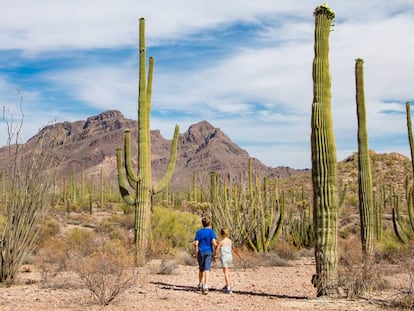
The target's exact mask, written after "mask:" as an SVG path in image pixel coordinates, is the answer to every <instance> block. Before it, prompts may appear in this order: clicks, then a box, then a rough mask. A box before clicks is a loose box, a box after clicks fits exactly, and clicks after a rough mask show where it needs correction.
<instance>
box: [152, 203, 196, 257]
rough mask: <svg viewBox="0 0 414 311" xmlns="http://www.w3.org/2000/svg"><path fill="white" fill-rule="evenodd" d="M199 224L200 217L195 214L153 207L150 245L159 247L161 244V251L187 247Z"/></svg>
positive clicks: (169, 251)
mask: <svg viewBox="0 0 414 311" xmlns="http://www.w3.org/2000/svg"><path fill="white" fill-rule="evenodd" d="M200 225H201V224H200V218H199V217H198V216H196V215H193V214H191V213H188V212H181V211H177V210H173V209H169V208H164V207H155V208H154V211H153V214H152V239H153V243H152V247H153V248H156V249H160V247H159V246H160V245H161V246H162V247H163V248H164V251H163V252H161V253H171V252H173V251H174V250H176V249H179V248H185V247H188V245H189V244H190V243H191V242H192V241H193V239H194V235H195V232H196V230H197V229H199V228H200Z"/></svg>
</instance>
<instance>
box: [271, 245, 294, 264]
mask: <svg viewBox="0 0 414 311" xmlns="http://www.w3.org/2000/svg"><path fill="white" fill-rule="evenodd" d="M275 252H276V254H277V255H278V257H279V258H281V259H285V260H295V259H298V251H297V249H296V247H294V246H293V245H292V244H290V243H287V242H278V243H276V245H275Z"/></svg>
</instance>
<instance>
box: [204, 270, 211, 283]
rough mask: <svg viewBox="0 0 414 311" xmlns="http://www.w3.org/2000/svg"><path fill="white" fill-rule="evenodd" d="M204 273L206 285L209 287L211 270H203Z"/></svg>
mask: <svg viewBox="0 0 414 311" xmlns="http://www.w3.org/2000/svg"><path fill="white" fill-rule="evenodd" d="M203 273H204V282H203V283H204V287H208V279H209V276H210V271H208V270H206V271H204V272H203Z"/></svg>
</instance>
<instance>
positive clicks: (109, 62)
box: [0, 0, 414, 168]
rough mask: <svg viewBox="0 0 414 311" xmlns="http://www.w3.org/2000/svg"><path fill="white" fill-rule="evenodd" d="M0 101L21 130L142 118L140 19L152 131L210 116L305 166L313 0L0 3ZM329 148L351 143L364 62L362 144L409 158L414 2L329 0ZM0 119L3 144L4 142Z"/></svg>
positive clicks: (252, 144)
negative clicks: (109, 116) (107, 114)
mask: <svg viewBox="0 0 414 311" xmlns="http://www.w3.org/2000/svg"><path fill="white" fill-rule="evenodd" d="M0 3H1V4H2V7H3V8H2V10H0V42H1V44H0V105H1V107H4V108H5V110H6V112H7V114H8V115H10V114H11V115H13V117H14V118H15V119H16V120H17V119H18V118H19V117H20V112H19V111H20V110H19V94H18V92H17V91H16V90H17V89H18V90H19V91H20V92H21V94H22V95H23V112H24V123H23V129H22V131H21V138H22V140H23V141H25V140H26V139H28V138H30V137H31V136H33V135H35V134H36V133H37V132H38V130H39V129H40V128H42V127H43V126H45V125H47V124H48V123H50V122H53V121H55V122H63V121H77V120H86V118H88V117H89V116H92V115H96V114H99V113H101V112H103V111H105V110H109V109H117V110H120V111H121V112H122V113H123V114H124V115H125V117H127V118H131V119H137V81H138V69H137V67H138V57H137V53H138V49H137V44H138V20H139V18H140V17H145V19H146V38H147V56H153V57H154V58H155V73H154V86H153V100H152V115H151V128H152V129H160V130H161V134H162V135H163V136H164V137H165V138H168V139H170V138H171V137H172V134H173V130H174V125H175V124H178V125H180V128H181V130H180V131H181V133H183V132H184V131H186V130H187V129H188V127H189V126H190V125H191V124H194V123H196V122H199V121H201V120H208V121H209V122H210V123H211V124H212V125H213V126H215V127H219V128H220V129H221V130H223V131H224V132H225V133H226V134H227V135H228V136H229V137H230V139H231V140H232V141H233V142H235V143H237V144H238V145H239V146H241V147H242V148H244V149H245V150H246V151H247V152H248V153H249V154H250V155H251V156H253V157H255V158H258V159H259V160H261V161H262V162H263V163H264V164H266V165H269V166H274V167H275V166H290V167H293V168H309V167H310V110H311V103H312V60H313V56H314V55H313V39H314V38H313V33H314V18H313V15H312V12H313V10H314V8H315V7H316V6H318V5H320V4H322V2H316V1H297V0H296V1H292V0H287V1H271V0H255V1H245V0H226V1H223V0H197V1H194V0H174V1H166V0H165V1H161V0H151V1H149V0H116V1H115V0H112V1H110V0H107V1H103V0H71V1H64V0H41V1H32V0H14V1H6V0H0ZM328 4H329V6H330V7H331V8H332V9H333V10H334V11H335V13H336V19H335V25H334V27H333V31H332V33H331V35H330V71H331V75H332V114H333V119H334V129H335V137H336V141H337V157H338V160H342V159H344V158H345V157H347V156H348V155H350V154H351V153H353V152H355V151H356V150H357V140H356V130H357V121H356V104H355V77H354V66H355V59H356V58H362V59H364V63H365V65H364V69H365V99H366V107H367V123H368V135H369V147H370V149H373V150H375V151H377V152H381V153H382V152H399V153H402V154H405V155H409V145H408V139H407V129H406V119H405V102H406V101H411V102H412V103H414V75H413V72H414V56H413V55H414V54H413V51H414V36H413V33H414V2H413V1H412V0H405V1H404V0H394V1H385V0H365V1H356V0H348V1H339V0H335V1H330V2H328ZM5 128H6V127H5V123H4V121H3V120H2V121H1V122H0V133H1V135H0V145H4V144H6V139H7V137H6V136H7V132H6V130H5Z"/></svg>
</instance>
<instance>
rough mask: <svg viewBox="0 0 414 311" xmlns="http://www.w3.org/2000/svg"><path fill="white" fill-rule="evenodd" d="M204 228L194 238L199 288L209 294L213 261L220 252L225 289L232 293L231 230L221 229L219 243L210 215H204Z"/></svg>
mask: <svg viewBox="0 0 414 311" xmlns="http://www.w3.org/2000/svg"><path fill="white" fill-rule="evenodd" d="M201 222H202V225H203V228H201V229H199V230H198V231H197V232H196V235H195V238H194V243H193V245H194V253H193V256H194V257H197V261H198V267H199V271H198V281H199V283H198V288H199V290H201V291H202V293H203V294H204V295H206V294H208V281H209V276H210V271H211V264H212V261H215V260H216V259H217V257H218V255H219V254H220V260H221V264H222V267H223V274H224V280H225V286H224V288H223V290H225V292H226V293H228V294H231V293H232V289H231V284H230V276H229V266H230V265H231V263H232V261H233V256H232V244H233V243H232V241H231V240H230V239H229V237H228V235H229V231H228V229H226V228H222V229H221V230H220V237H221V239H220V241H219V242H218V243H217V236H216V233H215V231H214V230H213V229H212V228H211V220H210V218H208V217H203V218H202V220H201Z"/></svg>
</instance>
